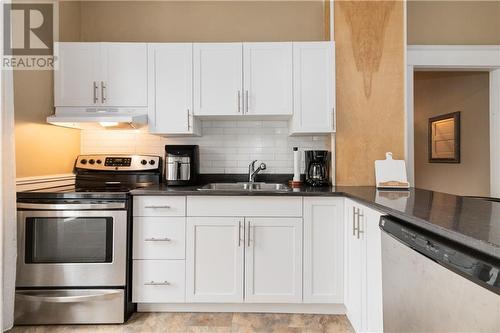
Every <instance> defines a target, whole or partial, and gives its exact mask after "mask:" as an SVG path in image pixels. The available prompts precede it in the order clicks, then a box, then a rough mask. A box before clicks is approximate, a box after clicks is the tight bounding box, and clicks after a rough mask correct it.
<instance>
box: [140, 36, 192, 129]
mask: <svg viewBox="0 0 500 333" xmlns="http://www.w3.org/2000/svg"><path fill="white" fill-rule="evenodd" d="M148 65H149V72H150V75H149V82H150V87H151V89H150V92H149V95H150V99H149V101H150V102H149V105H150V108H149V121H148V123H149V131H150V132H151V133H158V134H179V135H181V134H199V126H198V122H197V121H196V122H195V119H194V117H193V44H192V43H168V44H150V45H149V61H148Z"/></svg>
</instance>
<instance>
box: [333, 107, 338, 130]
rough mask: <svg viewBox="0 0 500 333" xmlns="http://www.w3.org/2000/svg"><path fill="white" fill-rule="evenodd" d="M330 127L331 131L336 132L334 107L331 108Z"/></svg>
mask: <svg viewBox="0 0 500 333" xmlns="http://www.w3.org/2000/svg"><path fill="white" fill-rule="evenodd" d="M332 126H333V130H337V128H336V127H337V124H336V121H335V107H332Z"/></svg>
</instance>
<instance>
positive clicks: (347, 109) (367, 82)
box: [335, 1, 405, 185]
mask: <svg viewBox="0 0 500 333" xmlns="http://www.w3.org/2000/svg"><path fill="white" fill-rule="evenodd" d="M403 26H404V20H403V2H401V1H340V2H339V1H337V2H336V3H335V43H336V62H337V69H336V70H337V74H336V75H337V76H336V79H337V110H338V112H337V136H336V139H337V144H336V150H337V157H336V159H337V162H336V163H337V172H336V177H337V184H339V185H374V184H375V179H374V178H375V175H374V174H375V171H374V161H375V160H377V159H384V158H385V152H388V151H391V152H393V154H394V158H397V159H403V158H404V111H403V110H404V80H403V78H404V64H403V59H404V58H403V52H404V48H405V45H404V35H403V31H404V29H403ZM367 32H370V33H367Z"/></svg>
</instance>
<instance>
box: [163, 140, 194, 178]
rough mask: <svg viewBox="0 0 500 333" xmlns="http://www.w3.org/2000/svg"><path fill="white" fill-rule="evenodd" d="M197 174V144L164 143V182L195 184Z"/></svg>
mask: <svg viewBox="0 0 500 333" xmlns="http://www.w3.org/2000/svg"><path fill="white" fill-rule="evenodd" d="M198 174H199V149H198V146H197V145H165V184H167V185H195V184H196V182H197V180H198Z"/></svg>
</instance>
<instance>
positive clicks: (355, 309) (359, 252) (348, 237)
mask: <svg viewBox="0 0 500 333" xmlns="http://www.w3.org/2000/svg"><path fill="white" fill-rule="evenodd" d="M358 212H359V207H358V206H357V205H356V204H355V203H354V202H353V201H351V200H348V199H346V205H345V217H346V223H345V227H346V229H345V242H346V246H345V251H346V253H345V257H344V258H345V259H344V260H345V266H344V267H345V269H344V271H345V278H344V283H345V295H344V299H345V300H344V302H345V306H346V308H347V317H348V318H349V320H350V322H351V324H352V326H353V327H354V329H355V331H356V332H360V331H362V329H363V298H364V296H363V293H364V288H363V280H364V274H365V270H364V269H363V242H362V240H361V239H359V238H358V237H357V232H356V230H355V229H356V228H357V222H358ZM362 235H363V234H360V237H362Z"/></svg>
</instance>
